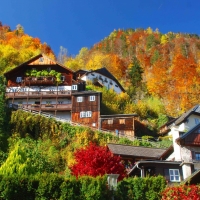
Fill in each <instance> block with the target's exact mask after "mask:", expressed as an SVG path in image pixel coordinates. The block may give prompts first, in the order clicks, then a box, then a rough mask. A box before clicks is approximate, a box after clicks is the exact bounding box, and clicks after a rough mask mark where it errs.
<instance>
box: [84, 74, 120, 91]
mask: <svg viewBox="0 0 200 200" xmlns="http://www.w3.org/2000/svg"><path fill="white" fill-rule="evenodd" d="M92 74H93V75H92ZM100 76H101V78H102V79H103V81H102V80H101V79H99V77H100ZM94 78H98V81H99V82H100V83H101V84H103V85H104V86H105V87H106V88H108V89H113V90H114V91H115V92H116V93H118V94H119V93H121V92H122V90H121V89H120V87H119V86H118V84H117V83H116V82H115V81H114V80H112V79H110V78H108V77H106V76H103V75H101V74H99V73H96V72H91V73H88V74H87V75H83V76H82V77H81V79H82V80H84V81H93V80H94ZM105 78H106V79H107V82H105ZM110 82H112V85H111V84H110ZM116 85H117V86H118V87H117V86H116Z"/></svg>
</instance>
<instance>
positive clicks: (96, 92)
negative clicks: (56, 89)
mask: <svg viewBox="0 0 200 200" xmlns="http://www.w3.org/2000/svg"><path fill="white" fill-rule="evenodd" d="M84 94H85V95H88V94H101V92H98V91H94V90H86V91H81V92H73V93H72V95H74V96H75V95H84Z"/></svg>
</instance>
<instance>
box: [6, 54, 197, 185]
mask: <svg viewBox="0 0 200 200" xmlns="http://www.w3.org/2000/svg"><path fill="white" fill-rule="evenodd" d="M45 70H46V71H45ZM47 71H48V72H49V74H48V75H45V72H47ZM102 71H103V72H104V73H102V72H101V70H96V71H92V72H83V71H81V70H79V71H78V72H75V73H73V72H72V71H71V70H69V69H67V68H65V67H64V66H62V65H60V64H59V63H57V62H54V61H52V60H51V59H50V58H48V57H46V56H45V55H42V54H40V55H38V56H36V57H34V58H32V59H31V60H29V61H27V62H25V63H23V64H21V65H19V66H18V67H16V68H14V69H13V70H11V71H8V72H6V73H5V77H6V79H7V87H6V94H5V95H6V97H7V100H8V105H9V107H10V108H14V109H18V108H19V109H22V110H24V109H25V110H26V111H29V112H32V111H34V112H35V111H38V114H40V113H41V112H44V113H45V114H46V115H47V116H48V114H49V115H50V116H52V117H55V118H58V119H63V120H65V121H66V122H69V123H72V124H75V125H82V126H87V127H91V128H93V129H94V128H95V129H97V130H100V131H101V130H102V131H107V132H113V133H114V134H116V136H117V137H125V138H129V139H130V140H134V139H135V138H136V137H137V130H138V129H140V127H141V125H140V122H139V120H137V119H138V116H137V115H136V114H115V115H101V113H100V110H101V109H100V105H101V98H102V97H101V96H102V94H101V93H100V92H97V91H92V90H86V84H87V82H86V81H88V80H89V81H91V82H93V83H94V84H97V82H96V79H98V85H100V86H101V87H102V85H103V84H104V82H105V83H106V85H105V87H109V86H112V85H113V84H114V88H122V86H121V85H120V84H119V82H118V81H117V80H116V79H115V78H114V77H113V76H111V75H110V76H109V74H110V73H109V71H107V70H106V69H105V68H104V69H103V70H102ZM105 71H106V73H105ZM53 72H54V74H53ZM55 74H56V75H55ZM58 75H59V76H58ZM86 77H87V78H86ZM108 82H109V84H107V83H108ZM114 90H115V89H114ZM115 92H116V93H120V92H125V90H124V89H123V90H122V89H121V91H119V90H117V89H116V91H115ZM199 113H200V109H199V106H195V107H194V108H192V109H190V110H189V111H187V112H186V113H184V114H183V115H181V116H180V117H178V118H174V119H173V120H171V121H169V122H168V123H166V124H165V125H163V126H162V127H161V128H160V133H159V134H161V135H168V136H171V138H172V140H173V144H172V146H170V147H169V148H167V149H161V148H160V149H159V148H149V147H138V146H137V147H135V146H127V145H124V144H123V145H122V144H112V143H108V149H109V150H110V151H111V152H112V153H113V154H114V155H119V156H121V157H122V159H123V160H124V161H125V164H126V165H127V172H128V175H129V176H135V175H137V176H141V177H145V176H148V175H159V174H160V175H163V176H164V177H166V179H167V180H168V182H181V181H185V180H186V179H187V178H188V177H190V176H191V175H192V174H193V173H195V176H197V175H199V174H200V173H197V172H200V168H199V167H200V165H199V164H198V162H199V159H200V156H199V155H200V139H199V132H198V130H199V122H200V117H199V115H200V114H199ZM128 162H129V165H128ZM195 180H196V179H195ZM190 181H191V180H190Z"/></svg>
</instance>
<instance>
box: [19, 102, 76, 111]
mask: <svg viewBox="0 0 200 200" xmlns="http://www.w3.org/2000/svg"><path fill="white" fill-rule="evenodd" d="M18 107H19V108H27V109H29V110H42V111H54V110H58V111H59V110H60V111H61V110H62V111H64V110H65V111H66V110H71V109H72V104H71V103H69V104H28V105H26V104H23V105H18Z"/></svg>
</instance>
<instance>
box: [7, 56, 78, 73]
mask: <svg viewBox="0 0 200 200" xmlns="http://www.w3.org/2000/svg"><path fill="white" fill-rule="evenodd" d="M41 57H46V58H48V60H50V61H51V63H52V64H55V65H59V66H60V67H62V68H64V69H66V70H68V71H70V72H72V73H74V72H73V71H72V70H71V69H69V68H67V67H65V66H64V65H62V64H60V63H58V62H57V61H54V60H52V59H51V58H49V57H48V56H46V55H44V54H39V55H37V56H34V57H33V58H31V59H29V60H28V61H26V62H24V63H22V64H20V65H18V66H17V67H15V68H13V69H11V70H10V71H8V72H6V73H4V75H5V76H6V75H7V74H9V73H11V72H13V71H16V70H18V69H19V68H21V67H23V66H24V65H28V64H29V63H31V62H33V61H34V60H37V59H39V58H41ZM31 66H32V67H33V65H31Z"/></svg>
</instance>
